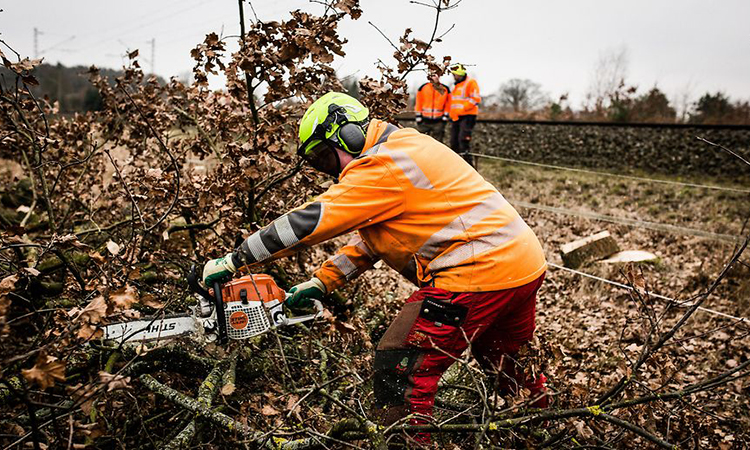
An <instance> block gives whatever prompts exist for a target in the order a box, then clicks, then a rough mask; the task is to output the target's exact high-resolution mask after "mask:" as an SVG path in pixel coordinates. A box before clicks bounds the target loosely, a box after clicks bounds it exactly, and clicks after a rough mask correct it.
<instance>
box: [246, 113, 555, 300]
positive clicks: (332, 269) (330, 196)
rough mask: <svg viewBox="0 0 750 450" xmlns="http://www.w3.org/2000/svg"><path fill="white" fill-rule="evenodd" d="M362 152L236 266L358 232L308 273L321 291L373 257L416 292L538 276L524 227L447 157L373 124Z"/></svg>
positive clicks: (254, 240)
mask: <svg viewBox="0 0 750 450" xmlns="http://www.w3.org/2000/svg"><path fill="white" fill-rule="evenodd" d="M364 148H365V149H366V150H365V151H364V152H363V153H362V155H360V156H359V157H358V158H356V159H355V160H353V161H352V162H350V163H349V164H348V165H347V166H346V167H345V168H344V170H343V171H342V173H341V175H340V176H339V182H338V183H337V184H334V185H333V186H331V187H330V188H329V189H328V190H327V191H326V192H325V193H323V194H321V195H320V196H318V197H317V198H316V199H315V200H314V201H312V202H310V203H307V204H305V205H303V206H302V207H300V208H297V209H295V210H293V211H290V212H289V213H287V214H285V215H283V216H281V217H280V218H278V219H276V220H275V221H274V222H273V223H272V224H271V225H269V226H267V227H265V228H263V229H262V230H260V231H258V232H257V233H255V234H253V235H252V236H250V237H249V238H248V239H247V240H246V241H245V242H243V243H242V245H241V246H240V247H239V248H238V249H237V251H235V252H234V254H233V256H232V258H233V260H234V263H235V267H240V266H242V265H247V264H250V265H252V264H256V263H260V262H264V261H268V260H270V259H275V258H279V257H283V256H287V255H290V254H292V253H294V252H295V251H297V250H299V249H300V248H301V247H303V246H311V245H314V244H317V243H319V242H323V241H326V240H328V239H331V238H333V237H335V236H340V235H344V234H347V233H350V232H352V231H355V230H356V231H358V233H357V235H356V236H355V237H354V238H353V239H352V240H351V241H350V243H349V244H348V245H346V246H344V247H343V248H341V249H340V250H339V251H338V252H337V254H336V255H335V256H333V257H331V258H330V259H329V260H328V261H326V262H325V263H324V264H323V266H322V267H321V268H320V269H318V270H317V271H316V272H315V276H316V277H318V278H319V279H320V280H321V281H322V282H323V283H324V284H325V285H326V288H327V289H328V292H331V291H332V290H334V289H336V288H339V287H341V286H342V285H344V284H345V283H346V282H347V281H348V280H351V279H353V278H355V277H356V276H358V275H360V274H361V273H363V272H364V271H366V270H368V269H370V268H371V267H372V266H373V264H375V263H376V262H377V261H378V260H379V259H382V260H383V261H384V262H385V263H387V264H388V265H389V266H391V267H392V268H394V269H396V270H397V271H399V272H400V273H401V274H402V275H404V276H405V277H406V278H408V279H410V280H412V281H414V282H415V283H417V284H418V285H420V286H426V285H430V286H434V287H437V288H442V289H446V290H448V291H453V292H485V291H495V290H501V289H508V288H513V287H517V286H522V285H524V284H527V283H529V282H531V281H533V280H535V279H536V278H538V277H539V276H540V275H541V274H542V273H543V272H544V271H545V269H546V261H545V258H544V252H543V251H542V247H541V245H540V244H539V241H538V240H537V238H536V235H534V232H533V231H532V230H531V228H529V226H528V225H526V223H525V222H524V221H523V219H522V218H521V217H520V216H519V215H518V213H517V212H516V210H515V209H513V207H512V206H511V205H510V204H509V203H508V202H507V201H506V200H505V199H504V198H503V196H502V195H500V193H499V192H498V191H497V190H496V189H495V188H494V187H493V186H492V185H491V184H489V183H488V182H487V181H485V179H484V178H482V176H481V175H479V173H477V171H475V170H474V169H473V168H472V167H471V166H470V165H469V164H468V163H466V161H464V160H463V159H462V158H461V157H460V156H459V155H458V154H456V153H455V152H453V151H452V150H451V149H449V148H448V147H446V146H445V145H443V144H441V143H439V142H437V141H436V140H434V139H433V138H431V137H429V136H426V135H423V134H420V133H419V132H417V131H416V130H414V129H411V128H404V129H398V128H396V127H395V126H393V125H389V124H387V123H385V122H382V121H379V120H372V121H371V122H370V125H369V127H368V130H367V140H366V143H365V147H364Z"/></svg>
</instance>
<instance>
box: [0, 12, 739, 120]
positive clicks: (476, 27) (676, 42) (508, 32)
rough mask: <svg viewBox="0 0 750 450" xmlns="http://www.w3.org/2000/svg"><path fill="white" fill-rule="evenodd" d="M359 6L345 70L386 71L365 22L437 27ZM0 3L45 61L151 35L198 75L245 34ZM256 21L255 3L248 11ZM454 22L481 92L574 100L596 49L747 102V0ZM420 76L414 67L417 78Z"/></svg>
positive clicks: (636, 79)
mask: <svg viewBox="0 0 750 450" xmlns="http://www.w3.org/2000/svg"><path fill="white" fill-rule="evenodd" d="M428 1H429V0H428ZM361 4H362V9H363V10H364V14H363V16H362V17H361V18H360V19H359V20H357V21H351V20H347V21H346V22H345V23H344V24H343V25H342V27H341V29H340V32H341V34H342V35H344V36H345V37H347V38H348V39H349V43H348V44H347V45H346V47H345V51H346V53H347V56H346V57H345V58H343V59H341V60H337V61H335V62H334V67H335V68H336V70H337V71H338V73H339V74H340V75H341V76H346V75H351V74H355V75H356V76H358V77H361V76H363V75H377V71H376V69H375V61H376V60H377V59H378V58H382V59H384V60H385V61H387V62H388V61H392V59H391V54H392V53H393V51H392V48H391V47H390V45H389V44H388V43H387V42H386V40H385V39H384V38H382V37H381V36H380V34H379V33H378V32H377V31H376V30H375V28H373V27H372V26H370V25H369V24H368V21H371V22H373V23H374V24H376V25H377V26H378V27H379V28H380V29H381V30H383V32H384V33H386V34H387V35H388V36H390V37H391V38H392V39H393V40H394V41H397V39H398V36H400V35H401V34H402V33H403V30H404V29H405V28H407V27H409V28H412V29H413V30H414V32H415V36H417V37H422V38H424V39H426V38H428V37H429V34H430V32H431V30H432V26H433V23H434V21H433V19H434V14H433V11H432V10H430V9H427V8H425V7H422V6H419V5H414V4H410V3H409V2H408V0H379V1H378V0H363V1H362V3H361ZM0 5H1V6H0V7H1V8H2V9H3V10H4V12H2V13H0V33H1V34H2V35H1V36H0V38H2V39H4V40H5V41H6V42H7V43H9V44H10V45H12V46H13V47H15V49H16V50H18V51H19V52H21V53H22V54H25V55H29V56H33V55H34V51H35V48H34V28H37V29H38V31H39V34H38V42H37V50H38V52H39V56H40V57H44V58H45V61H46V62H48V63H53V64H54V63H57V62H60V63H62V64H65V65H91V64H95V65H98V66H101V67H111V68H119V67H121V65H122V63H123V58H122V55H123V54H124V53H125V52H126V50H128V49H130V50H132V49H135V48H138V49H140V50H141V52H140V54H141V63H142V65H143V66H144V68H146V70H150V68H151V62H150V60H151V40H152V39H154V42H155V53H154V56H155V57H154V68H155V71H156V73H157V74H159V75H161V76H163V77H165V78H168V77H170V76H185V75H186V74H187V73H188V72H189V71H190V69H191V67H192V60H191V58H190V49H191V48H193V47H194V46H195V45H196V44H197V43H198V42H200V41H202V39H203V36H204V35H205V34H206V33H209V32H212V31H215V32H217V33H222V32H223V34H224V35H225V36H227V35H228V36H231V35H237V34H238V31H239V25H238V6H237V1H236V0H221V1H219V0H213V1H201V0H148V1H146V0H128V1H117V2H115V1H111V0H45V1H41V0H4V1H2V2H0ZM252 5H253V7H254V9H255V12H256V13H257V16H258V18H259V19H261V20H264V21H267V20H279V19H284V18H286V17H288V11H290V10H293V9H296V8H302V9H305V10H307V11H310V12H313V13H320V12H321V11H322V6H321V5H318V4H313V3H309V2H307V1H303V0H274V1H263V0H255V1H252ZM252 17H253V14H252V11H251V10H250V8H249V6H248V4H247V3H246V18H248V20H249V19H252ZM453 24H455V28H453V30H452V31H451V32H450V33H449V34H448V35H447V36H446V37H445V39H444V42H442V43H440V44H437V47H436V49H435V52H434V54H436V55H437V56H439V57H442V56H443V55H451V56H452V57H453V60H454V61H460V62H465V63H467V64H472V65H474V66H473V67H471V68H470V74H471V75H473V76H475V77H476V78H477V80H478V81H479V84H480V88H481V90H482V94H483V95H484V94H491V93H493V92H495V91H497V89H498V88H499V86H500V85H501V84H502V83H503V82H504V81H507V80H508V79H510V78H529V79H531V80H534V81H536V82H538V83H540V84H541V85H542V88H543V90H544V91H546V92H547V93H549V95H550V96H551V97H552V98H556V97H558V96H560V95H561V94H563V93H568V94H569V95H570V99H571V102H572V106H573V107H574V108H577V107H579V106H580V104H581V102H582V101H583V99H584V96H585V93H586V90H587V87H588V86H589V83H590V81H591V74H592V72H593V67H594V65H595V63H596V61H597V59H598V58H599V55H601V54H602V53H603V52H612V51H617V50H619V49H622V48H625V49H627V53H628V59H629V65H628V69H629V70H628V77H627V81H628V82H629V83H631V84H635V85H637V86H639V92H644V91H645V90H647V89H649V88H651V87H652V86H654V85H655V84H656V85H658V86H659V87H660V88H661V89H662V90H663V91H665V92H666V93H667V95H668V96H669V97H670V98H673V97H675V96H678V95H680V96H681V95H684V94H690V95H691V97H692V98H693V99H695V98H697V97H698V96H700V95H702V94H703V93H705V92H706V91H711V92H714V91H717V90H721V91H723V92H725V93H727V94H728V95H730V97H732V98H733V99H743V100H748V99H750V0H714V1H706V0H701V1H699V0H629V1H617V2H615V1H604V0H566V1H560V0H525V1H500V0H493V1H489V0H484V1H481V0H463V1H462V2H461V3H460V5H459V6H458V8H457V9H455V10H451V11H448V12H445V13H444V14H443V15H442V16H441V30H443V31H444V30H447V29H448V28H449V27H450V26H451V25H453ZM235 48H236V47H235ZM3 51H5V49H3ZM422 78H423V74H416V75H414V77H413V78H412V79H411V80H410V81H411V83H412V84H416V83H420V82H421V81H422ZM448 81H449V79H448V78H447V77H446V78H445V79H444V82H446V83H447V82H448ZM213 84H214V86H217V84H218V83H216V82H214V83H213ZM217 87H218V86H217Z"/></svg>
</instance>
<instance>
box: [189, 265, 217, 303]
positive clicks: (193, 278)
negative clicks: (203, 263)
mask: <svg viewBox="0 0 750 450" xmlns="http://www.w3.org/2000/svg"><path fill="white" fill-rule="evenodd" d="M187 282H188V287H190V290H191V291H193V292H195V293H196V294H198V295H200V296H201V297H203V298H205V299H206V300H208V301H209V302H211V303H213V302H214V301H215V299H214V297H213V296H212V295H211V294H210V293H209V292H208V291H207V290H206V289H204V288H203V286H201V284H200V283H199V282H198V272H197V270H196V267H195V264H193V265H192V266H190V272H189V273H188V275H187Z"/></svg>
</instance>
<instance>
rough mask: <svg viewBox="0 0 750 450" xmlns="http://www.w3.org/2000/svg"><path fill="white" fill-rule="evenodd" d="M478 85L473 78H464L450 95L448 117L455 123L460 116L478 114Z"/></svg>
mask: <svg viewBox="0 0 750 450" xmlns="http://www.w3.org/2000/svg"><path fill="white" fill-rule="evenodd" d="M481 101H482V98H481V97H480V96H479V85H477V81H476V80H475V79H473V78H469V77H466V78H465V79H464V80H463V81H462V82H460V83H458V84H456V86H455V87H454V88H453V92H452V93H451V108H450V111H451V112H450V116H451V119H452V120H453V121H454V122H455V121H456V120H458V118H459V117H460V116H470V115H474V116H475V115H477V113H479V107H478V105H479V102H481Z"/></svg>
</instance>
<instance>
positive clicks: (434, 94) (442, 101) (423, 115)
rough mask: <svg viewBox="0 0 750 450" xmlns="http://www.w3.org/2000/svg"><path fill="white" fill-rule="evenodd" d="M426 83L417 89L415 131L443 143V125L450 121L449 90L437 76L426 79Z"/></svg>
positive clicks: (432, 75)
mask: <svg viewBox="0 0 750 450" xmlns="http://www.w3.org/2000/svg"><path fill="white" fill-rule="evenodd" d="M427 80H428V82H427V83H425V84H423V85H422V86H420V87H419V89H417V99H416V102H415V104H414V116H415V120H416V122H417V129H418V130H419V131H420V132H421V133H424V134H427V135H429V136H432V137H433V138H435V139H436V140H437V141H439V142H443V136H444V135H445V123H446V122H448V120H449V119H450V117H449V108H450V98H451V90H450V89H449V88H448V86H446V85H444V84H442V83H441V82H440V77H439V76H438V75H437V74H431V75H428V77H427Z"/></svg>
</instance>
